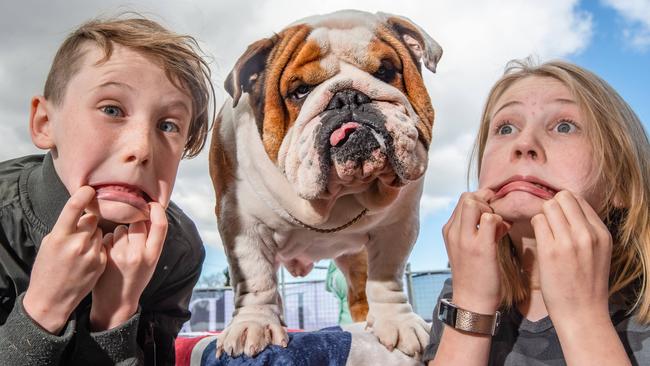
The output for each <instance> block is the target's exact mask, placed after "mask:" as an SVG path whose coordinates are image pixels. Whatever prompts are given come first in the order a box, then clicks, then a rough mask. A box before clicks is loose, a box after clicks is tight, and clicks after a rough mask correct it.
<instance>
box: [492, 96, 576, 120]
mask: <svg viewBox="0 0 650 366" xmlns="http://www.w3.org/2000/svg"><path fill="white" fill-rule="evenodd" d="M550 103H559V104H574V105H575V104H577V103H576V101H575V100H573V99H567V98H555V99H553V100H552V101H551V102H550ZM550 103H549V104H550ZM518 104H523V103H522V102H521V101H518V100H511V101H509V102H508V103H505V104H504V105H502V106H501V107H499V109H497V110H496V111H494V113H492V117H494V116H496V114H497V113H499V111H501V110H502V109H504V108H507V107H510V106H513V105H518Z"/></svg>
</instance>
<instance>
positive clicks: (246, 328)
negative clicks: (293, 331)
mask: <svg viewBox="0 0 650 366" xmlns="http://www.w3.org/2000/svg"><path fill="white" fill-rule="evenodd" d="M288 343H289V336H288V334H287V330H286V329H285V328H284V327H283V326H282V324H280V319H278V318H277V317H275V318H269V317H266V316H260V317H252V316H250V315H248V316H242V317H237V316H236V317H235V318H233V320H232V322H231V323H230V325H229V326H228V327H227V328H226V329H224V331H223V332H222V333H221V334H219V335H217V358H219V356H221V353H222V352H225V353H227V354H229V355H230V356H233V357H237V356H239V355H241V354H242V353H243V354H245V355H247V356H251V357H253V356H255V355H257V354H258V353H260V352H262V351H263V350H264V349H265V348H266V347H267V346H268V345H269V344H275V345H278V346H281V347H286V346H287V344H288Z"/></svg>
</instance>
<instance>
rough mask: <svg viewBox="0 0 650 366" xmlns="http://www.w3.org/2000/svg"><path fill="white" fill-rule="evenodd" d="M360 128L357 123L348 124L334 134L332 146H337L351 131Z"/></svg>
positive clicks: (331, 137)
mask: <svg viewBox="0 0 650 366" xmlns="http://www.w3.org/2000/svg"><path fill="white" fill-rule="evenodd" d="M357 128H359V124H358V123H356V122H346V123H344V124H343V125H341V127H339V128H338V129H337V130H336V131H334V132H332V134H331V135H330V145H332V146H336V145H338V144H339V142H341V141H342V140H343V139H344V138H345V137H346V136H347V135H348V133H350V132H351V131H354V130H356V129H357Z"/></svg>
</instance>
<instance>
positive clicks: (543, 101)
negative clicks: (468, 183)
mask: <svg viewBox="0 0 650 366" xmlns="http://www.w3.org/2000/svg"><path fill="white" fill-rule="evenodd" d="M490 114H491V119H490V126H489V133H488V137H487V141H486V145H485V150H484V152H483V160H482V163H481V171H480V173H479V187H480V188H489V189H491V190H493V191H494V192H495V196H494V198H492V199H491V200H490V206H491V207H492V208H493V209H494V211H495V213H497V214H499V215H501V216H502V217H503V218H504V219H505V220H507V221H510V222H512V223H515V222H518V221H522V222H525V223H527V224H529V223H530V219H531V218H532V217H533V216H534V215H536V214H538V213H540V212H541V210H542V204H543V203H544V201H546V200H548V199H551V198H553V196H554V195H555V194H556V193H557V192H559V191H561V190H568V191H570V192H572V193H574V194H576V195H578V196H582V197H583V198H585V199H586V200H587V202H589V204H591V205H592V207H594V208H597V207H598V206H599V204H600V203H601V202H602V185H601V184H595V183H597V180H596V179H594V178H596V177H597V176H596V173H597V172H594V171H593V168H594V167H595V166H596V162H595V161H594V154H593V151H592V145H591V142H590V140H589V138H588V136H587V135H588V134H587V131H588V129H590V128H593V126H592V123H593V122H592V121H587V120H586V119H585V118H584V117H583V114H582V112H581V111H580V108H579V106H578V104H577V101H576V99H575V98H574V97H573V95H572V94H571V92H570V91H569V89H568V88H567V87H566V86H565V85H564V84H563V83H562V82H560V81H558V80H556V79H554V78H550V77H538V76H529V77H526V78H524V79H521V80H519V81H517V82H515V83H514V84H513V85H511V86H510V87H509V88H508V89H507V90H506V91H505V92H504V93H503V95H502V96H501V97H500V98H499V99H498V100H497V102H496V103H495V105H494V109H493V110H492V111H490Z"/></svg>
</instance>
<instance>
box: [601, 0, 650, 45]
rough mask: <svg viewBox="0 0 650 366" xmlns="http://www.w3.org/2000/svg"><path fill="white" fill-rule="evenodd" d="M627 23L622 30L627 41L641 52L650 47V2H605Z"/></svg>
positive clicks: (611, 0)
mask: <svg viewBox="0 0 650 366" xmlns="http://www.w3.org/2000/svg"><path fill="white" fill-rule="evenodd" d="M603 2H604V3H605V4H606V5H609V6H611V7H612V8H614V9H615V10H616V11H617V12H618V13H619V14H620V15H621V16H622V17H623V18H624V19H625V21H626V23H625V26H624V28H623V30H622V32H623V36H624V37H625V39H626V40H627V41H628V42H629V43H630V44H631V45H632V46H633V47H635V48H637V49H639V50H642V51H644V50H647V49H648V47H649V46H650V2H649V1H647V0H604V1H603Z"/></svg>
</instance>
